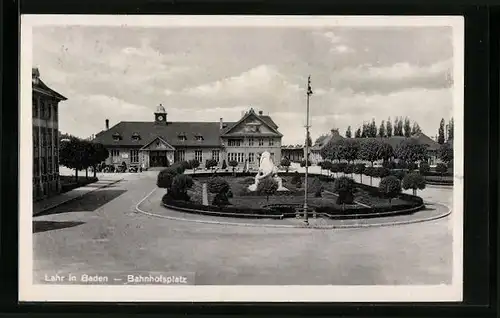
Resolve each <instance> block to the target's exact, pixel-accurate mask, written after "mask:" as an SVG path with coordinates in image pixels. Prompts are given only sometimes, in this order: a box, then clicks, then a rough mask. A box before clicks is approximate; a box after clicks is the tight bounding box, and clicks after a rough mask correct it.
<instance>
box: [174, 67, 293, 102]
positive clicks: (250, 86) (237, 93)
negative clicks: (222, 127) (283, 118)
mask: <svg viewBox="0 0 500 318" xmlns="http://www.w3.org/2000/svg"><path fill="white" fill-rule="evenodd" d="M297 91H300V87H299V86H298V85H296V84H292V83H290V82H289V81H288V80H287V79H286V77H285V76H283V75H282V74H281V73H280V72H279V71H278V70H277V68H276V67H275V66H272V65H259V66H257V67H254V68H252V69H250V70H248V71H246V72H243V73H242V74H239V75H236V76H232V77H228V78H225V79H222V80H220V81H216V82H212V83H208V84H203V85H200V86H197V87H193V88H189V89H186V90H184V91H183V93H185V94H187V95H192V96H198V97H205V98H239V99H245V98H247V97H251V96H255V95H256V94H258V95H263V94H264V95H269V94H275V95H281V94H287V93H289V92H297Z"/></svg>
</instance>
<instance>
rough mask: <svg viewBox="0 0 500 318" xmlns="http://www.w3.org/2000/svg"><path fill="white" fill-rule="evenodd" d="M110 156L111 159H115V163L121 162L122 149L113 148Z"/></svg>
mask: <svg viewBox="0 0 500 318" xmlns="http://www.w3.org/2000/svg"><path fill="white" fill-rule="evenodd" d="M110 156H111V160H112V161H113V163H117V162H119V161H120V150H118V149H111V151H110Z"/></svg>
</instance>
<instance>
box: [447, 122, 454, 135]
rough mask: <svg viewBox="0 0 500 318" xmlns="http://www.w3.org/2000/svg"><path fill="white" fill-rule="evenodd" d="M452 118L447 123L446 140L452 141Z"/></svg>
mask: <svg viewBox="0 0 500 318" xmlns="http://www.w3.org/2000/svg"><path fill="white" fill-rule="evenodd" d="M453 125H454V124H453V117H451V119H450V121H449V122H448V140H453Z"/></svg>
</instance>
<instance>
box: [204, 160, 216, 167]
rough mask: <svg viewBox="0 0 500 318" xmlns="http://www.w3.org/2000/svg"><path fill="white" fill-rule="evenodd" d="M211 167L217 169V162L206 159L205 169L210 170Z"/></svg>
mask: <svg viewBox="0 0 500 318" xmlns="http://www.w3.org/2000/svg"><path fill="white" fill-rule="evenodd" d="M213 167H217V160H215V159H208V160H207V161H206V162H205V168H206V169H212V168H213Z"/></svg>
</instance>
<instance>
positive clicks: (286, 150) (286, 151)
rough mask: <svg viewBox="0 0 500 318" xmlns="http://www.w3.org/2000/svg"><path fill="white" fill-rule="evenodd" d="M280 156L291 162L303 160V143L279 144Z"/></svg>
mask: <svg viewBox="0 0 500 318" xmlns="http://www.w3.org/2000/svg"><path fill="white" fill-rule="evenodd" d="M281 157H282V158H287V159H288V160H290V161H291V162H296V163H300V162H301V161H302V160H304V146H303V145H286V146H281Z"/></svg>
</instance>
